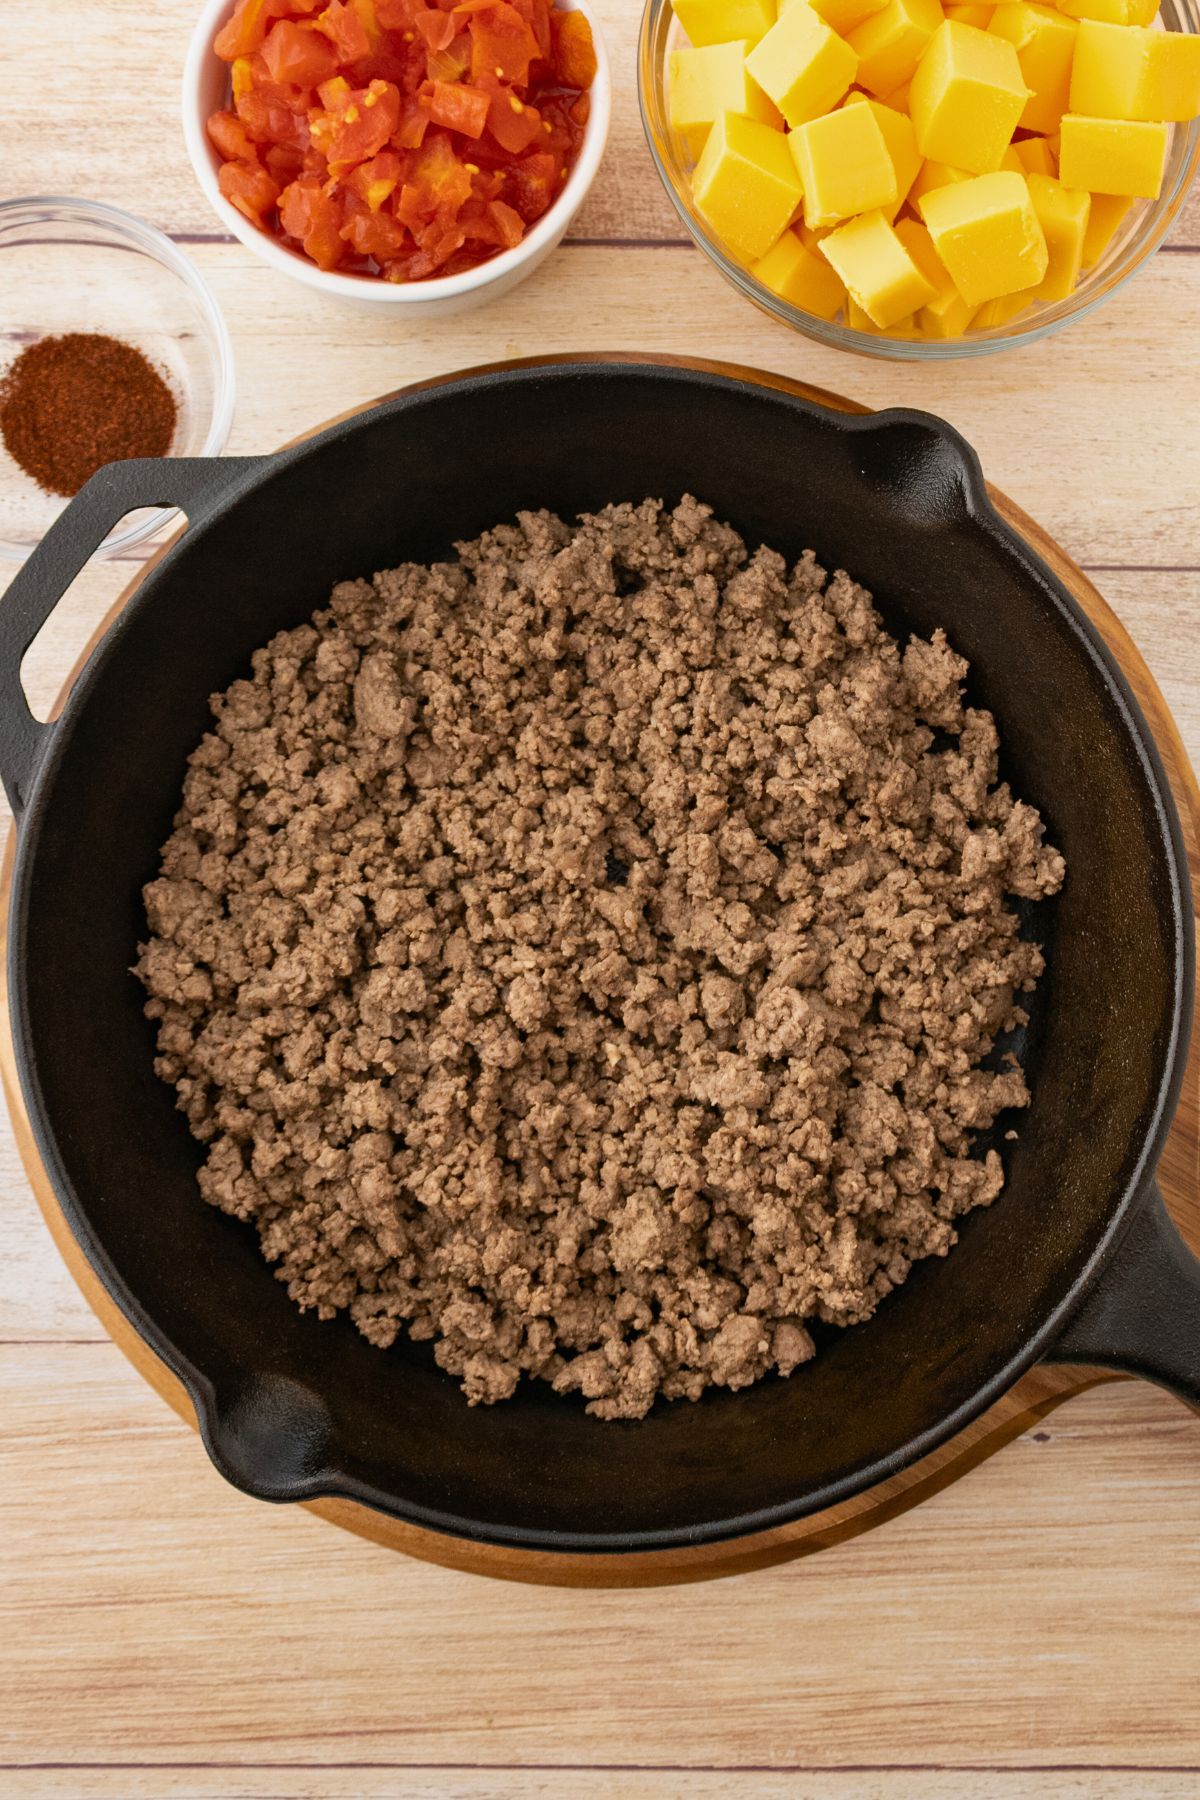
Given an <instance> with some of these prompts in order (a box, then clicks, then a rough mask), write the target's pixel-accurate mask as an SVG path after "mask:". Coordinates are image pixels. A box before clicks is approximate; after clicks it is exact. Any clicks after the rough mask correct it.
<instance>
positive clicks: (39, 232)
mask: <svg viewBox="0 0 1200 1800" xmlns="http://www.w3.org/2000/svg"><path fill="white" fill-rule="evenodd" d="M69 331H98V332H105V333H108V334H109V335H110V336H112V337H116V338H121V339H123V340H124V342H126V343H128V344H133V345H135V346H136V347H137V349H139V350H141V351H142V352H143V353H144V354H145V355H146V356H147V357H148V358H149V360H150V361H151V362H152V363H153V364H154V366H155V367H156V368H157V369H158V370H159V371H160V372H161V373H162V374H163V376H164V377H165V378H166V380H167V383H168V385H169V386H170V388H171V390H172V392H173V394H174V396H175V402H176V405H177V407H178V409H179V418H178V423H177V425H176V428H175V438H174V441H173V443H172V445H171V455H172V456H217V455H219V454H220V452H221V450H223V449H224V447H225V441H226V439H227V437H228V436H229V424H230V420H231V419H232V417H233V396H234V379H233V347H232V345H231V344H230V341H229V333H228V331H227V330H226V328H225V321H224V319H223V318H222V317H221V314H220V312H219V311H218V310H217V303H216V301H215V300H214V299H213V296H212V294H211V293H210V291H209V289H208V286H207V284H206V283H205V282H204V281H203V280H202V279H201V277H200V276H199V274H198V273H197V272H196V270H195V269H194V268H193V266H192V264H191V263H190V262H189V261H188V259H187V257H186V256H184V255H183V253H182V251H180V250H179V249H177V248H176V246H175V245H174V244H173V243H172V242H171V240H170V238H168V237H165V236H164V235H163V233H162V232H161V231H158V230H156V229H155V227H154V226H153V225H146V224H144V223H143V221H142V220H141V219H135V218H134V217H133V215H132V214H131V213H127V212H121V211H120V210H119V209H118V208H117V207H115V206H102V205H100V204H99V203H97V202H96V201H92V200H66V199H58V198H56V197H46V198H42V197H38V198H35V199H29V200H8V201H5V202H3V203H2V204H0V379H3V377H4V375H5V373H6V372H7V370H8V369H9V367H10V366H11V365H12V363H13V362H15V360H16V358H17V357H18V356H19V355H20V353H21V351H22V350H24V349H26V348H27V346H28V345H29V344H31V343H36V342H37V340H38V339H39V338H44V337H57V336H59V335H61V334H62V333H64V332H69ZM67 504H68V502H67V500H65V499H64V498H63V496H62V495H60V494H48V493H46V492H45V491H44V489H42V488H40V487H39V486H38V485H37V483H36V482H35V481H34V480H32V479H31V477H30V476H28V475H26V473H25V472H24V470H23V469H21V468H20V467H19V466H18V464H17V463H15V462H14V461H13V459H12V457H11V456H10V455H9V454H8V452H7V451H6V450H5V449H4V447H3V444H2V443H0V558H3V559H5V560H7V561H9V562H23V561H24V559H25V557H27V556H28V555H29V553H30V551H31V550H32V549H33V548H34V546H35V545H36V544H37V543H38V542H39V541H40V539H41V538H42V537H43V536H44V535H45V533H46V532H47V531H48V530H49V528H50V526H51V525H52V524H53V523H54V521H55V519H56V518H57V517H58V515H59V513H60V512H62V510H63V508H64V507H65V506H66V505H67ZM173 517H174V514H173V513H172V512H165V511H162V510H161V509H151V508H146V509H144V510H143V511H140V512H137V513H131V514H130V515H129V517H128V518H126V519H123V520H122V521H121V523H120V524H119V525H118V526H117V527H116V528H115V530H114V531H113V532H112V533H111V534H110V535H109V537H107V538H106V539H105V541H104V543H103V544H102V545H101V547H100V549H99V551H98V552H97V555H98V556H120V555H123V554H128V553H129V552H130V551H131V550H133V549H135V547H137V546H139V545H141V546H145V547H146V548H145V550H144V551H143V553H144V554H145V553H148V548H149V543H150V540H151V539H152V538H154V537H155V536H156V535H157V534H158V533H159V532H160V531H161V530H162V529H163V527H164V526H165V525H167V524H168V523H169V522H170V520H171V519H172V518H173Z"/></svg>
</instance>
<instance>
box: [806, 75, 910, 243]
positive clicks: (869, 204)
mask: <svg viewBox="0 0 1200 1800" xmlns="http://www.w3.org/2000/svg"><path fill="white" fill-rule="evenodd" d="M787 141H788V148H789V149H790V150H791V153H792V156H793V158H794V159H795V163H796V169H797V172H798V173H799V176H800V185H801V187H802V188H803V189H804V223H805V224H806V225H807V226H808V227H809V228H810V229H811V230H815V229H816V228H817V227H818V226H821V225H836V224H837V223H838V221H839V220H841V219H849V218H851V217H852V216H853V215H854V214H855V213H860V212H874V211H875V210H876V209H877V208H879V207H883V208H885V209H887V210H888V211H889V213H890V212H891V211H892V210H893V209H894V208H895V207H897V206H898V205H899V198H898V196H897V191H896V167H895V164H894V163H893V162H892V159H891V156H890V154H889V152H888V147H887V144H886V142H885V140H884V136H883V132H882V131H881V130H880V129H879V126H878V124H877V122H876V120H875V117H874V114H873V113H872V112H871V110H870V108H869V107H868V106H843V107H842V108H841V110H840V111H839V112H831V113H826V114H825V115H824V116H823V117H822V118H820V119H809V121H808V122H807V124H804V125H798V126H797V127H796V129H795V131H792V132H789V133H788V140H787Z"/></svg>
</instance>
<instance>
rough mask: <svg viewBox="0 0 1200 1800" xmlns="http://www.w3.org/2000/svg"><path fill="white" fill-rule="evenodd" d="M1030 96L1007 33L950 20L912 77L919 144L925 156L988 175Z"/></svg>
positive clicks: (939, 32)
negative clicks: (1002, 35) (998, 35)
mask: <svg viewBox="0 0 1200 1800" xmlns="http://www.w3.org/2000/svg"><path fill="white" fill-rule="evenodd" d="M1027 97H1028V96H1027V89H1026V87H1025V83H1024V82H1023V81H1022V79H1021V65H1020V63H1019V62H1018V61H1017V53H1016V50H1015V49H1014V48H1013V46H1012V45H1011V44H1010V43H1009V42H1008V40H1007V39H1006V38H1002V37H994V36H993V35H992V33H991V32H990V31H976V29H975V27H974V26H973V25H956V24H955V23H954V21H953V20H952V19H947V20H945V22H944V23H943V24H942V25H941V26H940V27H939V28H938V30H937V31H936V32H935V33H934V35H933V37H932V39H931V40H930V44H929V48H928V49H927V50H926V52H925V54H924V56H923V57H922V58H921V62H920V66H919V67H918V69H917V72H916V74H915V75H914V76H913V80H912V89H911V92H910V96H909V105H910V109H911V111H912V122H913V126H914V128H915V130H916V134H917V147H918V149H919V150H920V152H921V154H922V156H932V157H934V158H935V159H936V160H937V161H939V162H948V163H953V164H954V166H955V167H956V168H960V169H969V170H970V171H971V172H972V173H973V174H976V175H986V174H988V173H989V172H990V171H991V170H992V169H998V168H999V167H1000V160H1001V158H1002V157H1003V155H1004V152H1005V150H1006V149H1007V147H1008V142H1009V139H1010V138H1011V137H1012V134H1013V131H1014V130H1015V129H1016V124H1017V120H1018V119H1019V118H1020V116H1021V113H1022V111H1023V109H1024V106H1025V101H1026V99H1027Z"/></svg>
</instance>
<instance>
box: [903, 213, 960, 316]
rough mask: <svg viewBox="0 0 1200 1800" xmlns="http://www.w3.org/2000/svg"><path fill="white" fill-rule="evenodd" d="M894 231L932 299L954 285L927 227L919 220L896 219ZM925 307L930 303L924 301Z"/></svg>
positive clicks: (930, 303)
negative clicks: (920, 274) (920, 275)
mask: <svg viewBox="0 0 1200 1800" xmlns="http://www.w3.org/2000/svg"><path fill="white" fill-rule="evenodd" d="M895 229H896V236H897V237H898V238H899V239H900V242H901V243H902V244H903V245H904V248H905V249H906V250H907V251H908V254H909V255H910V256H911V257H912V259H913V261H914V262H915V263H916V265H917V267H918V269H920V271H921V273H922V275H923V276H924V277H925V279H926V281H927V282H928V283H929V285H930V287H931V288H932V289H933V298H934V299H936V298H937V297H938V295H939V294H943V293H945V291H946V289H947V288H952V287H953V286H954V283H953V282H952V281H951V279H950V274H949V271H948V270H947V268H946V265H945V263H944V262H943V261H942V259H941V257H940V256H939V255H938V253H937V251H936V250H935V249H934V247H933V239H932V238H931V237H930V235H929V228H928V226H926V225H922V223H921V221H920V220H919V219H897V221H896V227H895ZM926 305H932V301H926Z"/></svg>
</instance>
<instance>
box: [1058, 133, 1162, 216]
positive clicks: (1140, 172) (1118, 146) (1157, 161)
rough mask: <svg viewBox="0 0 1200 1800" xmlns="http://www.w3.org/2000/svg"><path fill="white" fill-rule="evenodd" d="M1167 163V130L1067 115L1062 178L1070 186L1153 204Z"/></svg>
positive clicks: (1060, 161) (1060, 163) (1061, 151)
mask: <svg viewBox="0 0 1200 1800" xmlns="http://www.w3.org/2000/svg"><path fill="white" fill-rule="evenodd" d="M1166 160H1167V127H1166V126H1165V125H1151V124H1148V123H1144V122H1139V121H1135V120H1130V119H1094V118H1084V117H1083V116H1082V115H1081V114H1079V113H1064V114H1063V122H1062V144H1061V147H1060V149H1059V154H1058V173H1059V179H1060V180H1061V181H1062V182H1063V184H1064V186H1066V187H1073V188H1087V189H1088V190H1089V192H1091V193H1093V194H1132V195H1135V196H1139V197H1141V198H1144V199H1146V200H1153V199H1154V198H1155V197H1156V195H1157V194H1158V190H1159V188H1160V187H1161V186H1162V178H1163V166H1164V164H1165V162H1166Z"/></svg>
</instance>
